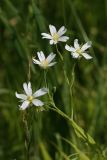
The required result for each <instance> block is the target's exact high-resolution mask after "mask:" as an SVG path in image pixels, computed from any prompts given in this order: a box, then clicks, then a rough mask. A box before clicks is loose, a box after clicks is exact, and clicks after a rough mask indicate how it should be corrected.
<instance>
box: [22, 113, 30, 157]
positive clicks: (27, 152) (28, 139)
mask: <svg viewBox="0 0 107 160" xmlns="http://www.w3.org/2000/svg"><path fill="white" fill-rule="evenodd" d="M22 120H23V124H24V131H25V150H26V160H29V149H30V148H29V141H30V133H29V129H28V123H27V119H26V112H25V111H24V112H23V119H22Z"/></svg>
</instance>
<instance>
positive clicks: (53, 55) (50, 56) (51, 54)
mask: <svg viewBox="0 0 107 160" xmlns="http://www.w3.org/2000/svg"><path fill="white" fill-rule="evenodd" d="M55 56H56V54H53V53H50V54H49V56H48V57H47V58H46V59H47V61H48V62H49V63H50V62H51V61H52V60H53V59H54V58H55Z"/></svg>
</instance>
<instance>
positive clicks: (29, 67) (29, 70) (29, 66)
mask: <svg viewBox="0 0 107 160" xmlns="http://www.w3.org/2000/svg"><path fill="white" fill-rule="evenodd" d="M30 79H31V58H30V56H29V58H28V82H29V81H30Z"/></svg>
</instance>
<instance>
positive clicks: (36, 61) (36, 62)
mask: <svg viewBox="0 0 107 160" xmlns="http://www.w3.org/2000/svg"><path fill="white" fill-rule="evenodd" d="M33 63H35V64H39V65H40V64H41V63H40V62H39V61H38V60H36V59H35V58H33Z"/></svg>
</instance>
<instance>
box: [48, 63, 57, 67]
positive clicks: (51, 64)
mask: <svg viewBox="0 0 107 160" xmlns="http://www.w3.org/2000/svg"><path fill="white" fill-rule="evenodd" d="M56 63H57V62H52V63H49V65H48V66H49V67H51V66H54V65H55V64H56Z"/></svg>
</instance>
